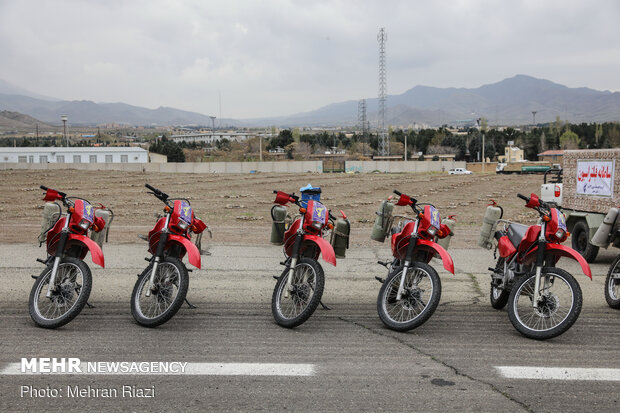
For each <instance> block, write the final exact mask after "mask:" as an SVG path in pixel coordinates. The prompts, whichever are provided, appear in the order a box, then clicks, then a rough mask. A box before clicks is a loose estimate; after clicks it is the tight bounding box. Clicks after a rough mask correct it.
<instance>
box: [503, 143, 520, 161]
mask: <svg viewBox="0 0 620 413" xmlns="http://www.w3.org/2000/svg"><path fill="white" fill-rule="evenodd" d="M504 158H506V163H512V162H523V160H524V157H523V149H520V148H519V147H517V146H506V147H505V148H504Z"/></svg>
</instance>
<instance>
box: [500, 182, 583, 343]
mask: <svg viewBox="0 0 620 413" xmlns="http://www.w3.org/2000/svg"><path fill="white" fill-rule="evenodd" d="M517 196H518V197H519V198H521V199H523V200H524V201H526V205H525V206H526V207H527V208H532V209H533V210H535V211H537V212H538V213H539V214H540V219H539V222H538V224H537V225H531V226H527V225H523V224H518V223H515V222H510V221H506V220H503V219H501V215H500V219H498V220H497V222H498V223H502V224H503V228H502V229H500V230H498V231H496V232H495V233H494V234H492V235H493V236H494V238H495V239H496V240H497V247H496V248H497V251H499V256H500V257H499V259H498V260H497V264H496V266H495V268H489V270H491V271H492V274H491V305H492V306H493V307H494V308H496V309H501V308H503V307H504V306H505V305H506V304H508V316H509V318H510V322H511V323H512V325H513V326H514V327H515V328H516V329H517V331H519V332H520V333H521V334H523V335H524V336H526V337H529V338H533V339H536V340H546V339H549V338H553V337H556V336H559V335H560V334H562V333H564V332H566V331H567V330H568V329H569V328H570V327H571V326H572V325H573V323H575V321H577V318H578V317H579V313H580V312H581V305H582V300H583V299H582V294H581V288H580V287H579V283H578V282H577V281H576V280H575V278H574V277H573V276H572V275H571V274H569V273H568V272H566V271H564V270H562V269H560V268H557V267H556V266H555V265H556V263H557V262H558V260H559V259H560V258H561V257H568V258H572V259H574V260H576V261H577V262H579V264H580V265H581V269H582V270H583V272H584V274H586V275H587V276H588V277H590V279H592V273H591V271H590V266H589V265H588V263H587V262H586V260H585V259H584V258H583V257H582V256H581V254H579V253H578V252H577V251H575V250H573V249H572V248H569V247H565V246H563V245H560V244H561V243H562V242H564V241H566V239H567V238H568V236H569V235H570V234H569V233H568V232H567V231H566V218H565V217H564V214H563V213H562V212H561V211H560V210H559V209H557V208H554V207H552V206H550V205H548V204H546V203H545V202H543V201H541V200H540V199H539V198H538V196H536V194H531V196H530V197H529V198H528V197H526V196H525V195H521V194H518V195H517ZM494 207H496V206H495V205H491V206H490V207H489V208H494ZM502 215H503V214H502Z"/></svg>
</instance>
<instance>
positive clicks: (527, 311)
mask: <svg viewBox="0 0 620 413" xmlns="http://www.w3.org/2000/svg"><path fill="white" fill-rule="evenodd" d="M546 277H548V278H549V281H550V287H549V288H548V289H547V291H546V292H544V284H545V278H546ZM540 278H541V279H540V282H541V287H540V288H541V290H543V293H542V294H541V298H540V301H539V304H538V307H537V308H534V307H533V306H532V302H533V294H534V285H535V281H536V275H535V274H534V273H530V274H527V275H524V276H522V277H519V278H518V279H516V280H515V283H514V285H513V286H512V290H511V291H510V297H509V298H508V317H509V318H510V322H511V323H512V325H513V326H514V328H515V329H516V330H517V331H518V332H519V333H521V334H523V335H524V336H525V337H528V338H531V339H534V340H547V339H550V338H553V337H557V336H559V335H560V334H563V333H564V332H566V331H567V330H568V329H569V328H570V327H571V326H572V325H573V324H574V323H575V321H577V318H579V313H580V312H581V306H582V303H583V296H582V293H581V287H579V283H578V282H577V280H575V278H574V277H573V276H572V275H570V274H569V273H568V272H566V271H564V270H562V269H560V268H555V267H544V268H542V271H541V276H540ZM564 309H567V310H564Z"/></svg>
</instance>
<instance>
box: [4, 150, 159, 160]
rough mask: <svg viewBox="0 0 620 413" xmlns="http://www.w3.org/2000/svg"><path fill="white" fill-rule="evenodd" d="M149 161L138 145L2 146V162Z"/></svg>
mask: <svg viewBox="0 0 620 413" xmlns="http://www.w3.org/2000/svg"><path fill="white" fill-rule="evenodd" d="M148 161H149V157H148V151H146V150H145V149H142V148H136V147H68V148H67V147H56V146H50V147H37V148H32V147H23V148H1V147H0V162H2V163H8V162H11V163H147V162H148Z"/></svg>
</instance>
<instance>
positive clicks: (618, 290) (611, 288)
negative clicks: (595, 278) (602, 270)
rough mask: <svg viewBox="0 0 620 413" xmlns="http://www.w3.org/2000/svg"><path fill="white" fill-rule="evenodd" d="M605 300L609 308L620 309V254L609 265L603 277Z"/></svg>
mask: <svg viewBox="0 0 620 413" xmlns="http://www.w3.org/2000/svg"><path fill="white" fill-rule="evenodd" d="M605 300H606V301H607V305H609V306H610V307H611V308H616V309H620V255H618V256H617V257H616V259H615V260H614V262H612V263H611V266H610V267H609V272H608V273H607V278H606V279H605Z"/></svg>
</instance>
